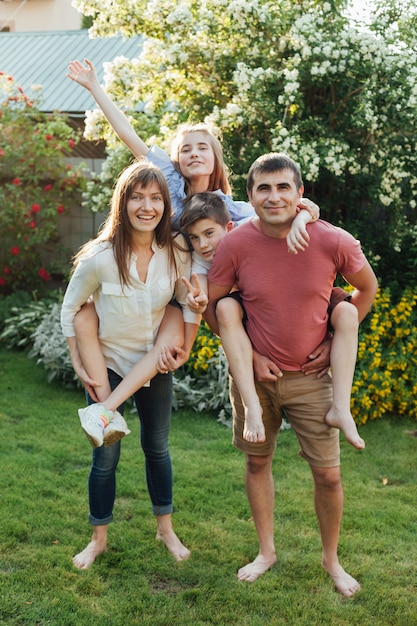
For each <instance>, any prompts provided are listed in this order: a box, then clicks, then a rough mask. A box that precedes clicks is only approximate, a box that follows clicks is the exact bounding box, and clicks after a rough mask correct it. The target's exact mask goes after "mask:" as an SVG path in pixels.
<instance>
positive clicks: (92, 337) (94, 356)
mask: <svg viewBox="0 0 417 626" xmlns="http://www.w3.org/2000/svg"><path fill="white" fill-rule="evenodd" d="M98 323H99V322H98V317H97V313H96V309H95V306H94V303H93V302H87V304H85V305H84V306H83V307H82V308H81V309H80V311H78V313H77V315H76V316H75V318H74V328H75V335H76V338H77V347H78V351H79V353H80V357H81V361H82V363H83V366H84V368H85V370H86V371H87V374H88V376H89V377H90V378H92V379H93V380H95V381H96V382H97V383H98V384H97V385H96V386H94V391H95V393H96V395H97V398H98V401H99V402H101V401H102V400H105V399H106V398H107V397H108V396H109V394H110V385H109V379H108V376H107V366H106V363H105V361H104V357H103V352H102V350H101V345H100V342H99V338H98Z"/></svg>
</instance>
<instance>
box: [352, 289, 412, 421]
mask: <svg viewBox="0 0 417 626" xmlns="http://www.w3.org/2000/svg"><path fill="white" fill-rule="evenodd" d="M352 414H353V416H354V418H355V421H356V422H357V423H358V424H364V423H365V422H367V420H368V419H376V418H380V417H384V416H385V415H393V414H394V415H407V416H408V417H412V418H415V419H417V295H416V294H415V293H414V292H413V291H411V290H410V289H408V290H406V291H405V292H404V294H403V296H402V297H401V298H400V300H399V301H398V302H397V303H396V304H393V303H392V300H391V294H390V292H389V290H381V291H379V293H378V294H377V297H376V301H375V304H374V307H373V310H372V312H371V313H370V314H369V316H368V317H367V318H366V319H365V321H364V322H363V323H362V325H361V327H360V333H359V346H358V361H357V366H356V374H355V379H354V382H353V387H352Z"/></svg>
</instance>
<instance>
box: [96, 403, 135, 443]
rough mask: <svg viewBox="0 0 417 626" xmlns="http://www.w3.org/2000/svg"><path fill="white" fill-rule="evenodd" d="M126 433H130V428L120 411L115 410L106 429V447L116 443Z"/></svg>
mask: <svg viewBox="0 0 417 626" xmlns="http://www.w3.org/2000/svg"><path fill="white" fill-rule="evenodd" d="M126 435H130V430H129V429H128V427H127V424H126V421H125V418H124V417H123V415H121V414H120V413H119V411H113V412H112V417H111V421H110V422H109V424H108V425H107V426H106V428H105V429H104V438H103V443H104V447H105V448H108V446H111V445H112V444H113V443H116V441H119V439H122V437H125V436H126Z"/></svg>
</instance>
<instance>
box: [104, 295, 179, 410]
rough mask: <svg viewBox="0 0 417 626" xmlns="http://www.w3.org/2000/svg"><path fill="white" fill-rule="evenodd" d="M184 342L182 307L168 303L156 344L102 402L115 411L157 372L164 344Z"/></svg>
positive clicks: (176, 344)
mask: <svg viewBox="0 0 417 626" xmlns="http://www.w3.org/2000/svg"><path fill="white" fill-rule="evenodd" d="M183 344H184V319H183V316H182V311H181V309H179V308H177V307H175V306H171V305H168V306H167V308H166V311H165V315H164V317H163V320H162V323H161V326H160V327H159V331H158V335H157V338H156V341H155V345H154V347H153V348H152V350H150V351H149V352H148V353H147V354H146V355H145V356H144V357H143V358H142V359H141V360H140V361H138V362H137V363H136V364H135V365H134V366H133V367H132V369H131V370H130V372H129V373H128V374H127V376H125V378H124V379H123V380H122V381H121V382H120V383H119V385H118V386H117V387H116V388H115V389H114V390H113V391H112V393H111V394H110V395H109V396H108V397H107V398H106V399H105V400H104V402H102V404H103V406H104V407H105V409H107V410H108V411H115V410H116V409H117V407H118V406H119V405H120V404H122V403H123V402H125V400H127V399H128V398H130V396H132V395H133V394H134V393H135V391H137V390H138V389H140V388H141V387H143V385H145V384H146V383H147V382H148V381H150V380H151V379H152V378H153V377H154V376H156V374H157V373H158V370H157V363H158V357H159V354H160V351H161V348H162V347H164V346H170V347H172V348H174V347H175V346H182V345H183Z"/></svg>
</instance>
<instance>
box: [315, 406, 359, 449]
mask: <svg viewBox="0 0 417 626" xmlns="http://www.w3.org/2000/svg"><path fill="white" fill-rule="evenodd" d="M325 420H326V424H328V425H329V426H332V427H333V428H338V429H339V430H341V431H342V432H343V434H344V435H345V437H346V441H348V442H349V443H350V444H351V445H352V446H353V447H354V448H356V449H357V450H363V449H364V447H365V442H364V440H363V439H362V437H360V436H359V433H358V429H357V427H356V424H355V420H354V419H353V417H352V415H351V413H350V411H346V412H342V411H338V410H337V408H336V407H335V406H334V405H332V407H331V408H330V410H329V411H328V413H327V414H326V417H325Z"/></svg>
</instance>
